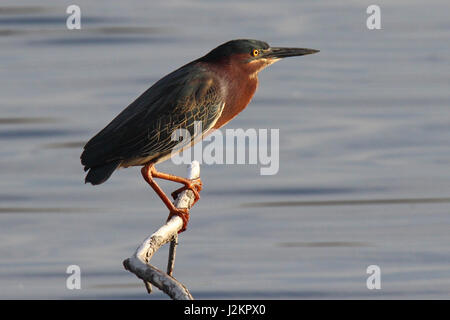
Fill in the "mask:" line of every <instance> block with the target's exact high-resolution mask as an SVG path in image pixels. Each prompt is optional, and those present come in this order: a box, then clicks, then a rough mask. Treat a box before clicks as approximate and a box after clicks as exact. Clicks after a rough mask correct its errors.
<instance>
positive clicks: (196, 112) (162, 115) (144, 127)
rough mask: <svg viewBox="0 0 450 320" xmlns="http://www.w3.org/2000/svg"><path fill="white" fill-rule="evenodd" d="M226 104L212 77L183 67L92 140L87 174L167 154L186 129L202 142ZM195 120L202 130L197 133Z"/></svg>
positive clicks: (86, 152)
mask: <svg viewBox="0 0 450 320" xmlns="http://www.w3.org/2000/svg"><path fill="white" fill-rule="evenodd" d="M193 68H195V69H194V70H193ZM224 101H225V98H224V94H223V92H222V89H221V86H220V85H219V80H218V79H217V78H216V77H215V76H214V75H213V74H211V73H209V72H208V71H206V70H203V69H201V68H200V67H195V66H190V65H187V66H185V67H182V68H180V69H178V70H176V71H174V72H173V73H171V74H169V75H167V76H166V77H164V78H162V79H161V80H159V81H158V82H157V83H155V84H154V85H153V86H152V87H151V88H150V89H148V90H147V91H146V92H144V93H143V94H142V95H141V96H140V97H139V98H137V99H136V100H135V101H134V102H133V103H131V104H130V105H129V106H128V107H127V108H126V109H125V110H123V111H122V112H121V113H120V114H119V115H118V116H117V117H116V118H115V119H114V120H113V121H111V123H110V124H109V125H107V126H106V127H105V128H104V129H103V130H102V131H100V132H99V133H98V134H97V135H96V136H94V137H93V138H92V139H91V140H90V141H89V142H88V143H87V144H86V145H85V147H84V152H83V154H82V155H81V163H82V164H83V165H84V166H85V170H87V169H89V168H92V167H97V166H102V165H105V164H107V163H111V162H113V161H129V160H133V159H140V158H151V157H153V156H154V157H158V156H161V155H166V154H169V153H170V152H171V151H172V149H173V148H175V147H176V146H177V144H179V141H172V139H171V137H172V133H174V131H175V130H177V129H186V130H188V131H189V133H190V136H191V140H193V139H195V138H198V136H199V135H200V134H203V133H205V132H206V131H207V130H208V129H210V128H211V127H212V126H213V125H214V123H215V122H216V121H217V119H218V118H219V117H220V114H221V112H222V110H223V107H224ZM196 121H200V122H201V125H202V130H201V131H198V130H197V129H195V122H196ZM183 142H185V141H183Z"/></svg>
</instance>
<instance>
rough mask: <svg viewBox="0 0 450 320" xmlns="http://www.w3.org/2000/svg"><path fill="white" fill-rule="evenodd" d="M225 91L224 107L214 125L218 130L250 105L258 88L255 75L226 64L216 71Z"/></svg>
mask: <svg viewBox="0 0 450 320" xmlns="http://www.w3.org/2000/svg"><path fill="white" fill-rule="evenodd" d="M217 70H218V72H219V70H220V73H218V74H219V77H220V78H221V80H222V81H223V84H224V87H225V88H226V89H225V96H226V99H225V107H224V110H223V111H222V115H221V116H220V118H219V119H218V120H217V122H216V124H215V125H214V128H215V129H218V128H220V127H222V126H224V125H225V124H227V123H228V122H229V121H230V120H231V119H233V118H234V117H235V116H237V115H238V114H239V113H240V112H241V111H242V110H244V109H245V107H246V106H247V105H248V104H249V103H250V100H251V99H252V98H253V95H254V94H255V91H256V88H257V87H258V75H257V73H254V74H248V73H247V72H244V70H242V69H241V68H239V66H236V65H233V64H228V65H226V66H225V68H224V67H223V66H221V67H220V68H218V69H217Z"/></svg>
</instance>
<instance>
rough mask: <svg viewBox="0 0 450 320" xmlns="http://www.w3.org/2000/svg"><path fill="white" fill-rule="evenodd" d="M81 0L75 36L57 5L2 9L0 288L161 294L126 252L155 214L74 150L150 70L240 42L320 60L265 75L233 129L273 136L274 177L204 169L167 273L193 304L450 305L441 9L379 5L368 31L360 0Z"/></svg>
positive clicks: (38, 294)
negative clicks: (307, 50)
mask: <svg viewBox="0 0 450 320" xmlns="http://www.w3.org/2000/svg"><path fill="white" fill-rule="evenodd" d="M76 3H77V4H78V5H80V7H81V10H82V30H81V31H69V30H67V29H66V27H65V19H66V17H67V15H66V14H65V11H66V7H67V6H68V5H69V4H71V3H70V2H67V1H61V2H60V4H58V5H56V4H55V3H54V1H50V0H41V1H39V2H35V1H11V0H9V1H2V4H1V6H0V61H1V64H0V96H1V105H0V146H1V148H0V155H1V157H0V241H1V246H0V257H1V258H0V298H39V299H47V298H52V299H54V298H64V299H72V298H125V299H128V298H139V299H140V298H152V299H156V298H165V296H164V295H162V294H161V293H159V292H157V293H155V294H154V295H152V296H148V295H147V294H146V293H145V291H144V288H143V286H142V282H141V281H139V280H138V279H137V278H136V277H135V276H134V275H132V274H130V273H128V272H126V271H125V270H124V269H123V267H122V260H123V259H125V258H127V257H129V256H130V255H131V254H132V253H133V251H134V250H135V248H136V247H137V245H138V244H139V243H140V242H141V241H142V240H143V238H144V237H146V236H147V235H148V234H150V233H151V232H153V231H154V230H156V228H157V227H159V226H160V225H161V223H162V222H163V221H164V220H165V218H166V215H167V212H166V210H165V209H164V207H163V205H162V203H161V202H160V201H159V200H158V199H157V198H156V196H155V195H154V194H153V193H152V192H151V191H150V189H149V187H148V186H146V185H145V183H144V182H143V180H142V179H141V177H140V173H139V170H138V169H137V168H132V169H127V170H121V171H119V172H117V173H115V174H114V175H113V177H112V179H111V180H110V181H108V182H107V183H106V184H104V185H101V186H98V187H92V186H90V185H85V184H84V183H83V179H84V174H83V170H82V167H81V165H80V163H79V156H80V153H81V148H82V146H83V144H84V143H85V142H86V141H87V140H88V139H89V138H90V137H91V136H92V135H93V134H95V133H96V132H97V131H98V130H100V129H101V128H103V126H104V125H106V124H107V123H108V122H109V121H110V120H111V119H112V118H113V117H114V116H115V115H116V114H117V113H118V112H120V111H121V110H122V109H123V108H124V107H125V106H126V105H128V103H130V102H131V101H132V100H134V99H135V98H136V97H137V96H138V95H139V94H141V93H142V92H143V91H144V90H145V89H147V88H148V87H149V86H150V85H151V84H153V83H154V82H155V81H156V80H158V79H159V78H160V77H161V76H163V75H165V74H167V73H169V72H170V71H172V70H174V69H175V68H177V67H179V66H181V65H182V64H184V63H186V62H188V61H190V60H193V59H195V58H197V57H199V56H201V55H203V54H205V53H206V52H207V51H209V50H210V49H211V48H213V47H215V46H217V45H218V44H220V43H222V42H225V41H226V40H229V39H233V38H243V37H249V38H256V39H262V40H266V41H268V42H269V43H271V44H273V45H280V46H282V45H284V46H303V47H311V48H317V49H320V50H321V52H320V53H319V54H317V55H313V56H307V57H301V58H292V59H288V60H285V61H282V62H278V63H277V64H275V65H274V66H272V67H270V70H265V71H263V72H262V73H261V75H260V87H259V90H258V92H257V94H256V96H255V98H254V100H253V102H252V103H251V105H250V106H249V108H248V109H246V110H245V111H244V112H243V113H242V114H241V115H240V116H239V117H238V118H237V119H235V120H234V121H233V122H232V123H230V125H229V126H228V128H257V129H258V128H280V171H279V173H278V174H277V175H274V176H260V175H259V166H257V165H212V166H207V165H203V166H202V179H203V182H204V184H205V189H204V191H202V199H201V201H200V202H199V203H198V204H197V205H196V207H195V209H193V210H192V212H191V216H192V218H191V222H190V228H189V230H188V231H187V232H186V233H184V234H183V235H182V236H181V245H180V247H179V249H178V255H177V262H176V269H175V277H176V278H178V279H179V280H181V281H182V282H183V283H185V284H186V285H187V287H188V288H189V289H190V290H191V292H192V294H193V296H194V297H195V298H199V299H202V298H203V299H205V298H219V299H223V298H256V299H258V298H263V299H265V298H270V299H278V298H287V299H299V298H306V299H309V298H326V299H333V298H385V299H391V298H407V299H415V298H425V299H428V298H444V299H448V298H449V297H450V296H449V292H450V246H449V243H450V170H449V167H450V148H449V145H450V90H449V85H450V72H449V71H450V41H449V40H450V22H449V19H448V12H449V9H450V5H449V4H448V1H444V0H442V1H430V2H426V3H425V4H424V3H423V1H406V0H402V1H395V4H394V3H393V2H392V1H378V2H377V4H378V5H380V6H381V10H382V16H381V17H382V30H378V31H369V30H368V29H367V28H366V26H365V20H366V17H367V14H366V13H365V11H366V8H367V6H368V5H370V4H372V2H370V1H369V2H367V1H345V2H344V1H342V4H338V3H336V1H331V0H330V1H320V2H319V3H317V1H286V2H281V3H280V4H278V3H277V5H274V4H273V2H272V1H258V5H257V6H255V5H254V4H252V3H253V2H250V1H248V2H247V1H242V0H240V1H222V2H217V3H211V2H210V1H206V0H205V1H188V2H187V1H164V2H161V3H160V4H154V3H152V4H150V3H149V2H141V1H126V2H125V1H124V2H121V3H120V4H119V3H111V2H110V1H95V3H93V2H92V1H81V0H79V1H77V2H76ZM159 169H160V170H162V171H164V170H167V171H169V172H172V173H176V174H181V175H184V174H185V167H184V166H175V165H174V164H172V163H171V162H167V163H164V164H163V165H160V166H159ZM163 186H164V187H166V188H168V189H169V190H170V189H174V188H175V186H173V185H168V184H163ZM165 259H166V250H162V251H161V252H160V253H159V254H158V255H157V256H156V257H155V258H154V259H153V263H154V264H155V265H157V266H160V267H164V266H165ZM71 264H76V265H79V266H80V267H81V270H82V289H81V290H73V291H71V290H67V289H66V277H67V274H66V273H65V271H66V268H67V266H68V265H71ZM369 265H378V266H380V268H381V273H382V277H381V286H382V289H381V290H373V291H370V290H368V289H367V288H366V279H367V277H368V275H367V274H366V268H367V267H368V266H369Z"/></svg>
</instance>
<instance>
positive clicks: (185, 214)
mask: <svg viewBox="0 0 450 320" xmlns="http://www.w3.org/2000/svg"><path fill="white" fill-rule="evenodd" d="M173 216H178V217H180V218H181V220H183V227H181V229H180V231H178V233H181V232H183V231H185V230H186V229H187V224H188V222H189V209H179V208H173V209H171V210H170V212H169V216H168V217H167V221H169V220H170V219H171V218H172V217H173Z"/></svg>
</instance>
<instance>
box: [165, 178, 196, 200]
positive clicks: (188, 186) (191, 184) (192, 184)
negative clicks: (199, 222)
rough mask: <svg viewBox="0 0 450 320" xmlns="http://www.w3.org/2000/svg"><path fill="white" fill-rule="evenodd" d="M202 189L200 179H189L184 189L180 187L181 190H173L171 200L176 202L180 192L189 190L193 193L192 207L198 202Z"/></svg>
mask: <svg viewBox="0 0 450 320" xmlns="http://www.w3.org/2000/svg"><path fill="white" fill-rule="evenodd" d="M202 188H203V182H202V180H201V179H200V178H197V179H191V180H189V179H187V180H186V183H185V186H184V187H181V188H179V189H177V190H175V191H174V192H172V198H173V199H174V200H176V199H177V197H178V195H179V194H180V193H181V192H183V191H185V190H191V191H192V192H193V193H194V202H193V203H192V206H194V204H195V203H196V202H197V201H198V200H200V191H201V190H202Z"/></svg>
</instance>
